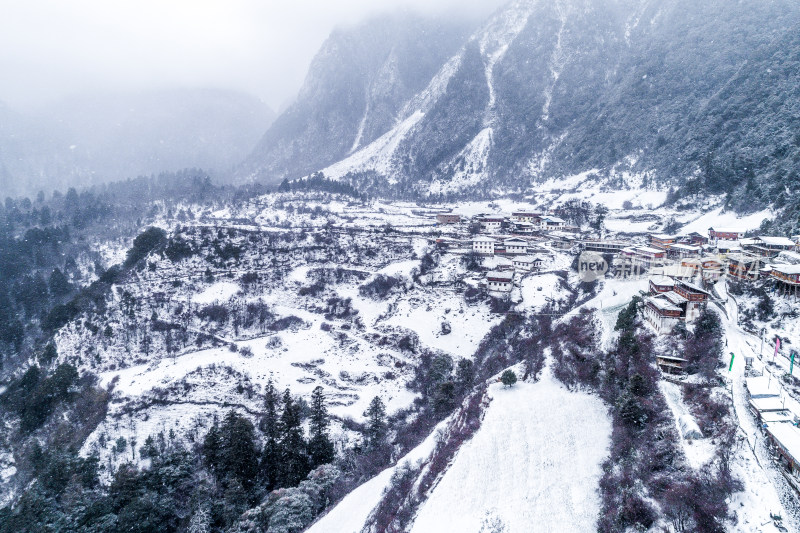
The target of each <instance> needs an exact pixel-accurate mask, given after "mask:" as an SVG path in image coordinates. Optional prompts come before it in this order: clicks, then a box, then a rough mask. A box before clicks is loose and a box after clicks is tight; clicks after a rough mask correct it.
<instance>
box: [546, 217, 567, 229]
mask: <svg viewBox="0 0 800 533" xmlns="http://www.w3.org/2000/svg"><path fill="white" fill-rule="evenodd" d="M566 225H567V223H566V221H564V220H563V219H560V218H558V217H552V216H549V215H547V216H543V217H542V228H543V229H546V230H556V229H563V228H564V226H566Z"/></svg>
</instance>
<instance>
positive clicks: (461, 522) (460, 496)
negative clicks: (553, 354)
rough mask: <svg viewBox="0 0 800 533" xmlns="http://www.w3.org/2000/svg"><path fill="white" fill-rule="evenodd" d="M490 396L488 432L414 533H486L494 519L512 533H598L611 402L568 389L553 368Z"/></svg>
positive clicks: (460, 458)
mask: <svg viewBox="0 0 800 533" xmlns="http://www.w3.org/2000/svg"><path fill="white" fill-rule="evenodd" d="M490 391H491V392H490V394H491V396H492V401H491V403H490V404H489V408H488V409H487V411H486V414H485V417H484V419H483V422H482V424H481V427H480V429H479V430H478V431H477V433H476V434H475V435H474V436H473V438H472V439H471V440H470V441H468V442H467V443H465V444H464V445H463V446H462V448H461V450H459V452H458V454H457V455H456V458H455V460H454V461H453V464H452V466H451V467H450V468H449V469H448V470H447V472H446V473H445V475H444V477H443V478H442V479H441V480H440V481H439V483H438V484H437V485H436V487H435V488H434V490H433V492H432V493H431V495H430V497H429V499H428V500H427V501H426V502H425V503H424V504H423V505H422V508H421V509H420V511H419V514H418V516H417V518H416V520H415V521H414V525H413V527H412V530H411V531H413V532H414V533H428V532H432V531H464V532H468V531H469V532H472V531H474V532H478V531H484V530H483V529H481V527H482V524H484V523H485V522H486V521H489V522H491V521H494V522H499V523H502V524H505V526H506V528H507V529H505V530H502V531H507V532H508V533H514V532H527V531H543V532H544V531H553V532H561V531H592V530H593V529H594V524H595V521H596V520H597V516H598V513H599V510H600V496H599V493H598V482H599V480H600V477H601V469H600V465H601V463H602V462H603V460H604V459H605V458H606V456H607V454H608V444H609V442H610V435H611V420H610V418H609V416H608V413H607V411H606V408H605V406H604V405H603V402H602V401H601V400H600V399H599V398H597V397H596V396H592V395H590V394H587V393H579V392H569V391H567V390H566V389H565V388H564V387H563V386H561V385H560V384H559V383H558V382H556V381H555V379H554V378H553V377H552V376H551V375H550V373H549V371H548V370H545V371H544V373H543V376H542V379H541V381H539V382H538V383H518V384H517V385H515V386H514V387H510V388H504V387H503V386H502V385H500V384H495V385H492V386H491V387H490ZM465 489H466V490H465ZM485 531H492V530H491V529H487V530H485ZM494 531H501V530H500V529H495V530H494Z"/></svg>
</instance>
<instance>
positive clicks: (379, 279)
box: [358, 274, 403, 300]
mask: <svg viewBox="0 0 800 533" xmlns="http://www.w3.org/2000/svg"><path fill="white" fill-rule="evenodd" d="M402 285H403V280H402V279H400V278H399V277H396V276H385V275H383V274H378V275H377V276H375V278H374V279H373V280H372V281H370V282H369V283H365V284H364V285H362V286H361V287H359V288H358V293H359V294H360V295H361V296H363V297H364V298H377V299H379V300H383V299H385V298H386V297H387V296H389V293H391V292H392V291H393V290H394V289H395V288H397V287H400V286H402Z"/></svg>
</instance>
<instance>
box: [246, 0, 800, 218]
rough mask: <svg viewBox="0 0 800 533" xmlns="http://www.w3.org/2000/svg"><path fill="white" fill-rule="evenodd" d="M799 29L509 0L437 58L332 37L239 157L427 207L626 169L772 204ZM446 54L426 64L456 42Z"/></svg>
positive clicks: (793, 138)
mask: <svg viewBox="0 0 800 533" xmlns="http://www.w3.org/2000/svg"><path fill="white" fill-rule="evenodd" d="M383 24H386V23H385V22H383ZM416 24H417V25H415V26H413V27H414V28H418V27H421V26H424V24H423V23H421V22H416ZM798 24H800V7H798V6H797V4H794V3H792V2H789V1H787V0H774V1H769V2H761V1H756V0H743V1H741V2H736V3H731V2H726V1H723V0H711V1H709V2H702V3H697V2H690V1H688V0H669V1H667V2H652V1H650V0H602V1H599V2H598V1H589V0H559V1H555V2H549V1H548V2H545V1H543V0H520V1H516V2H512V3H510V4H509V5H508V6H506V7H505V8H504V9H501V10H500V11H498V12H497V13H495V14H494V15H493V16H492V17H490V18H489V20H487V21H486V22H485V23H484V24H483V25H482V26H480V27H479V28H478V29H477V30H476V31H474V32H473V33H472V34H470V35H469V36H468V37H465V38H464V39H463V40H462V41H461V42H460V43H458V46H457V47H456V48H457V49H456V50H455V51H454V52H453V53H452V54H451V55H449V56H446V57H445V56H444V55H443V54H441V53H434V52H433V51H430V50H429V52H430V53H429V54H428V55H427V56H424V57H422V58H418V57H416V56H415V55H414V54H413V53H412V54H405V55H404V54H401V53H400V52H398V48H397V45H396V44H393V43H395V41H397V40H400V41H401V42H408V40H407V39H404V38H402V37H401V36H398V35H399V34H395V33H392V34H391V35H392V38H391V39H388V38H384V39H383V40H382V42H383V43H384V44H382V45H379V46H375V45H374V44H373V43H374V42H375V41H374V39H375V29H376V28H379V27H380V26H378V25H375V24H372V25H367V26H364V27H360V28H358V29H357V30H354V31H350V32H338V33H336V34H334V35H333V36H332V37H331V39H330V40H329V41H328V43H327V44H326V45H325V47H324V48H323V50H322V51H321V52H320V54H319V56H318V57H317V59H316V60H315V62H314V64H313V65H312V68H311V70H310V72H309V79H308V81H307V83H306V86H305V87H304V89H303V91H302V92H301V94H300V97H299V98H298V102H297V104H295V106H294V107H293V108H292V109H290V110H289V111H288V112H287V113H286V114H285V115H284V116H283V117H281V118H279V119H278V120H277V121H276V125H275V127H273V128H272V129H271V130H270V132H268V133H267V135H266V136H265V137H264V139H263V140H262V143H261V145H260V147H259V149H258V150H257V151H256V152H255V153H254V154H253V155H252V156H251V158H250V160H249V162H248V163H249V168H250V169H251V170H252V169H258V170H256V171H252V172H251V176H255V177H258V178H260V179H265V180H267V181H270V180H271V181H276V180H279V179H282V178H285V177H290V178H296V177H301V176H303V175H306V174H309V173H311V172H314V171H317V170H323V172H324V173H325V174H326V176H328V177H332V178H336V179H342V178H344V179H347V180H349V181H351V182H353V183H355V184H357V185H359V186H362V187H365V188H367V189H369V190H373V191H375V192H381V191H382V192H384V193H389V192H391V193H397V192H398V191H401V193H402V194H423V195H430V194H433V195H437V194H448V193H464V194H471V193H481V194H483V193H487V192H490V191H512V190H521V189H525V188H528V187H530V186H531V184H533V183H535V182H536V181H537V180H539V179H543V178H550V177H557V176H560V175H569V174H576V173H579V172H586V171H590V170H593V171H596V172H597V173H598V174H599V175H600V176H601V177H602V176H603V175H608V174H610V173H611V174H613V172H614V171H615V170H619V169H625V170H628V171H633V172H637V173H640V174H642V175H646V176H647V179H648V180H650V181H651V182H655V183H658V184H660V185H663V186H669V185H674V186H678V187H683V188H684V189H686V190H688V191H690V192H691V191H692V190H695V189H700V190H703V191H707V192H709V193H728V194H729V195H730V198H731V199H732V201H733V202H734V203H737V201H738V200H737V198H743V197H744V194H745V192H744V191H745V187H749V188H750V191H751V192H752V191H756V190H757V191H758V192H757V193H756V194H755V195H753V194H750V193H748V194H747V197H748V198H751V199H752V198H755V199H757V200H758V199H760V200H762V201H767V200H769V201H773V199H772V198H771V196H772V193H771V192H770V190H771V189H774V188H775V187H774V183H775V179H777V180H778V182H780V184H781V186H782V187H783V186H788V185H790V184H791V183H794V181H792V180H795V181H796V180H797V179H798V178H797V175H798V165H800V139H798V137H797V134H796V133H793V132H796V131H798V126H800V111H798V104H797V102H798V99H797V90H798V89H797V87H798V84H797V83H796V81H797V77H798V75H800V74H799V73H798V72H799V71H800V68H798V63H797V60H796V59H795V58H796V57H798V51H800V43H799V42H798V39H800V38H798V34H800V32H798V31H797V30H798V28H799V26H798ZM391 26H392V27H393V28H397V31H398V32H399V33H402V32H404V31H405V32H407V31H408V30H407V29H406V28H401V27H400V25H398V24H392V25H391ZM386 31H387V30H385V29H380V30H378V31H377V33H379V34H385V33H386ZM457 34H458V32H453V33H450V34H448V35H450V36H453V37H454V36H456V35H457ZM427 36H428V37H429V36H430V35H427ZM445 40H446V39H445V38H444V37H441V38H440V42H444V41H445ZM379 41H380V40H379ZM389 41H391V43H392V44H391V46H390V43H389ZM446 41H447V46H442V47H440V48H437V51H438V52H443V51H444V50H447V49H448V47H449V48H453V47H454V46H455V40H454V39H447V40H446ZM409 46H410V45H409ZM365 47H367V48H368V49H369V53H366V52H365V51H364V49H365ZM406 50H417V48H414V47H410V48H407V49H406ZM378 57H379V58H380V60H378ZM400 58H405V59H406V60H408V61H411V62H412V63H413V64H414V65H416V68H411V67H409V68H408V69H406V70H403V69H402V68H400V67H399V66H396V65H395V64H394V62H395V61H400ZM425 59H427V61H425ZM404 72H405V75H404V74H403V73H404ZM410 72H413V73H414V74H415V76H414V79H413V82H411V81H409V80H408V78H407V76H408V75H409V73H410ZM426 73H427V75H426ZM426 78H427V81H423V80H425V79H426ZM287 124H293V125H294V127H293V128H289V127H288V126H287ZM748 184H749V185H748ZM778 189H780V187H778ZM773 192H775V194H778V195H780V191H779V190H777V189H776V191H773ZM739 203H741V202H739Z"/></svg>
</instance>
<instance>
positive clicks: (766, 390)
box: [744, 374, 780, 398]
mask: <svg viewBox="0 0 800 533" xmlns="http://www.w3.org/2000/svg"><path fill="white" fill-rule="evenodd" d="M744 383H745V386H746V387H747V390H748V392H749V393H750V397H751V398H767V397H770V396H779V395H780V386H779V384H778V381H777V380H776V379H775V378H773V377H772V376H771V375H769V374H767V375H765V376H755V377H750V378H746V379H745V380H744Z"/></svg>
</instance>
